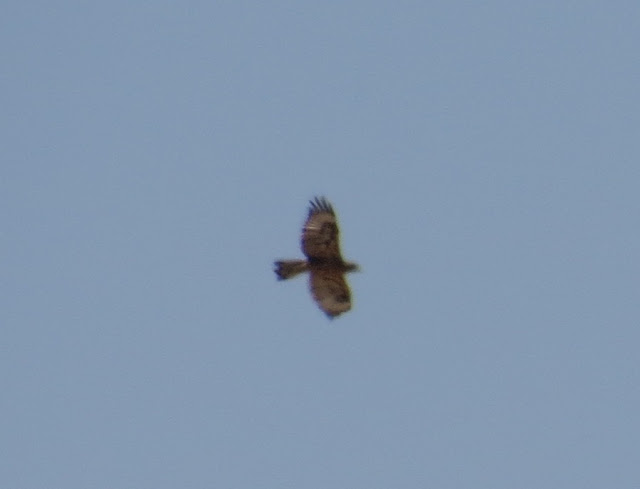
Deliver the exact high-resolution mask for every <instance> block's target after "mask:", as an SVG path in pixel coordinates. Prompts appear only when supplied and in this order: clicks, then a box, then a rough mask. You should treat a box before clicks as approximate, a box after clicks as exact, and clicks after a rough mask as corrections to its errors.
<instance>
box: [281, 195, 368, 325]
mask: <svg viewBox="0 0 640 489" xmlns="http://www.w3.org/2000/svg"><path fill="white" fill-rule="evenodd" d="M309 204H310V206H309V216H308V217H307V221H306V222H305V223H304V228H303V229H302V252H303V253H304V254H305V256H306V257H307V259H306V260H280V261H276V262H275V270H274V271H275V272H276V275H277V276H278V279H279V280H286V279H288V278H291V277H294V276H296V275H298V274H299V273H303V272H309V287H310V289H311V295H312V296H313V299H314V300H315V301H316V303H317V304H318V307H319V308H320V309H322V310H323V311H324V312H325V314H326V315H327V316H329V318H331V319H333V318H334V317H336V316H337V315H339V314H342V313H343V312H347V311H348V310H349V309H351V292H350V291H349V286H348V285H347V281H346V280H345V277H344V275H345V273H347V272H353V271H357V270H358V265H356V264H355V263H350V262H346V261H344V260H343V259H342V255H340V246H339V243H338V222H337V220H336V214H335V212H334V211H333V207H331V204H330V203H329V202H328V201H327V200H326V199H325V198H324V197H316V198H315V199H314V200H312V201H309Z"/></svg>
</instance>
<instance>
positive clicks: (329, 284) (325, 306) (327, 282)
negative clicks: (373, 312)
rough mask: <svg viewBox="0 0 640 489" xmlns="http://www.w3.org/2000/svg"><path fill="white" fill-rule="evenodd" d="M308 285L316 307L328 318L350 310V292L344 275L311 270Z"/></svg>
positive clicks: (334, 271)
mask: <svg viewBox="0 0 640 489" xmlns="http://www.w3.org/2000/svg"><path fill="white" fill-rule="evenodd" d="M309 285H310V288H311V295H312V296H313V299H314V300H315V301H316V303H317V304H318V307H319V308H320V309H322V310H323V311H324V312H325V314H326V315H327V316H329V317H330V318H334V317H335V316H337V315H339V314H342V313H343V312H347V311H348V310H349V309H351V291H350V290H349V286H348V285H347V281H346V280H345V278H344V273H341V272H339V271H336V270H321V269H320V270H312V271H311V277H310V278H309Z"/></svg>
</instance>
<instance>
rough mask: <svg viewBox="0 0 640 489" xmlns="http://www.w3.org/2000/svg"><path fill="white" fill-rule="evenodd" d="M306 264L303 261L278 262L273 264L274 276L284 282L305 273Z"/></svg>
mask: <svg viewBox="0 0 640 489" xmlns="http://www.w3.org/2000/svg"><path fill="white" fill-rule="evenodd" d="M307 270H308V264H307V262H306V261H305V260H280V261H277V262H275V269H274V271H275V272H276V275H277V276H278V280H286V279H288V278H292V277H295V276H296V275H298V274H300V273H302V272H306V271H307Z"/></svg>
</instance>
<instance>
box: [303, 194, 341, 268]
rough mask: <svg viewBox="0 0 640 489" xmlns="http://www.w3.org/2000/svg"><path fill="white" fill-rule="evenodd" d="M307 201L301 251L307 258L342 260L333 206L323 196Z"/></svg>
mask: <svg viewBox="0 0 640 489" xmlns="http://www.w3.org/2000/svg"><path fill="white" fill-rule="evenodd" d="M309 203H310V206H309V216H308V217H307V221H306V222H305V224H304V228H303V230H302V252H303V253H304V254H305V255H306V256H307V258H309V260H321V261H325V260H326V261H342V257H341V255H340V243H339V241H338V222H337V220H336V215H335V212H333V207H331V204H330V203H329V202H327V200H326V199H325V198H324V197H319V198H318V197H316V198H315V199H314V200H312V201H310V202H309Z"/></svg>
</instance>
